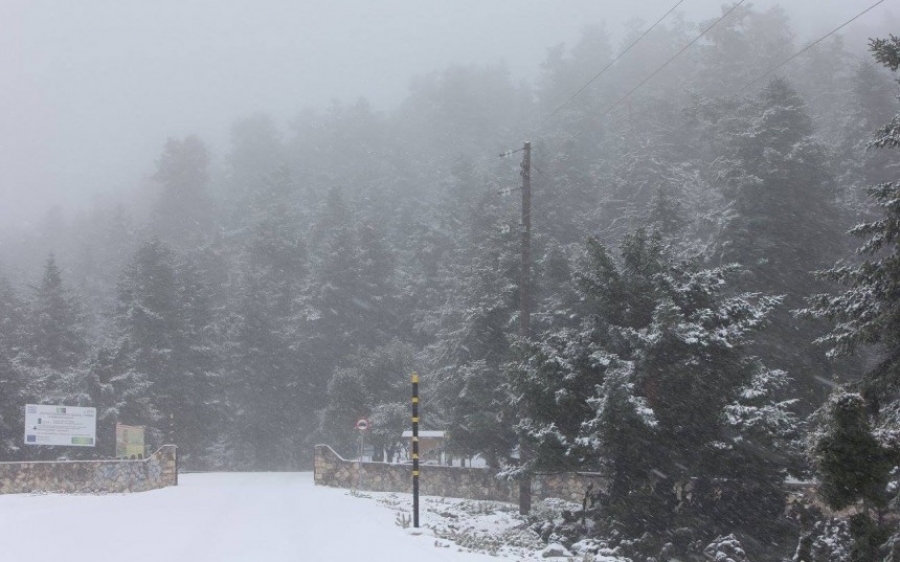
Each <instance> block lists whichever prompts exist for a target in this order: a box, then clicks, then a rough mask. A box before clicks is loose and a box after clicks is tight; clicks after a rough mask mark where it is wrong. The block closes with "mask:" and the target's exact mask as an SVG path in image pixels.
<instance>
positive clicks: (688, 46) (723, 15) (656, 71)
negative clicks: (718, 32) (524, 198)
mask: <svg viewBox="0 0 900 562" xmlns="http://www.w3.org/2000/svg"><path fill="white" fill-rule="evenodd" d="M744 1H745V0H740V1H739V2H738V3H737V4H735V5H734V6H732V7H731V9H729V10H728V11H727V12H725V13H724V14H722V17H720V18H719V19H717V20H716V21H714V22H713V23H712V24H711V25H710V26H709V27H707V28H706V29H704V30H703V31H701V32H700V35H698V36H697V37H695V38H694V40H693V41H691V42H690V43H688V44H687V45H685V46H684V47H682V48H681V50H680V51H678V52H677V53H675V54H674V55H673V56H672V57H671V58H670V59H669V60H667V61H666V62H664V63H663V64H662V66H660V67H659V68H657V69H656V70H654V71H653V73H652V74H650V76H647V77H646V78H644V79H643V80H642V81H641V83H640V84H638V85H637V86H635V87H634V88H632V89H631V91H629V92H628V93H627V94H625V95H624V96H622V97H621V98H619V99H618V100H617V101H616V103H614V104H612V105H611V106H609V107H608V108H607V109H606V110H605V111H604V112H603V113H601V114H600V118H603V117H605V116H606V115H608V114H610V113H611V112H612V111H613V110H614V109H615V108H617V107H619V105H621V103H622V102H623V101H625V100H627V99H628V98H630V97H631V95H632V94H634V93H635V92H636V91H638V90H639V89H641V88H642V87H643V86H644V84H646V83H647V82H649V81H650V80H652V79H653V77H654V76H656V75H657V74H659V73H660V72H662V71H663V70H665V68H666V67H667V66H669V65H670V64H671V63H672V61H674V60H675V59H677V58H678V57H680V56H681V55H682V53H684V52H685V51H687V50H688V49H690V48H691V47H692V46H694V44H695V43H696V42H697V41H699V40H700V39H702V38H703V36H704V35H706V34H707V33H709V31H710V30H711V29H712V28H714V27H715V26H717V25H718V24H719V23H720V22H721V21H722V20H724V19H725V18H727V17H728V16H729V15H731V12H733V11H735V10H737V9H738V7H739V6H740V5H741V4H743V3H744ZM881 1H882V2H884V1H885V0H881Z"/></svg>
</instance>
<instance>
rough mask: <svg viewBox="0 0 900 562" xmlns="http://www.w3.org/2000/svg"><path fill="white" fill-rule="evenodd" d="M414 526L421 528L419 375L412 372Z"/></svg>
mask: <svg viewBox="0 0 900 562" xmlns="http://www.w3.org/2000/svg"><path fill="white" fill-rule="evenodd" d="M412 461H413V469H412V478H413V527H414V528H416V529H418V528H419V375H418V374H416V373H413V374H412Z"/></svg>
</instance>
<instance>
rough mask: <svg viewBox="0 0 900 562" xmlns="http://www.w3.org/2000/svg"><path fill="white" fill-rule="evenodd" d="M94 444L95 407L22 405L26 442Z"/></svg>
mask: <svg viewBox="0 0 900 562" xmlns="http://www.w3.org/2000/svg"><path fill="white" fill-rule="evenodd" d="M96 443H97V409H96V408H82V407H80V406H54V405H47V404H26V405H25V444H26V445H65V446H69V447H93V446H95V445H96Z"/></svg>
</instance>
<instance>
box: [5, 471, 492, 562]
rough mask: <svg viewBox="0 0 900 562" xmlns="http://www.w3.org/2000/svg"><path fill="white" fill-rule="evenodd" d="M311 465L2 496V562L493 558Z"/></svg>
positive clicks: (458, 561) (467, 561)
mask: <svg viewBox="0 0 900 562" xmlns="http://www.w3.org/2000/svg"><path fill="white" fill-rule="evenodd" d="M395 518H396V512H394V511H392V510H390V509H385V507H384V506H382V505H379V504H377V503H376V502H374V501H372V500H366V499H361V498H357V497H353V496H351V495H349V494H348V492H347V491H346V490H337V489H332V488H322V487H316V486H314V485H313V476H312V474H311V473H252V474H242V473H228V474H225V473H218V474H183V475H181V477H180V485H179V486H178V487H175V488H166V489H163V490H156V491H152V492H144V493H139V494H116V495H101V496H91V495H71V496H66V495H53V494H48V495H5V496H4V495H0V561H3V562H6V561H9V562H13V561H23V562H24V561H29V560H34V561H38V560H65V561H67V562H121V561H123V560H127V561H129V562H163V561H164V562H202V561H212V562H232V561H234V562H238V561H240V562H256V561H259V562H279V561H283V560H287V561H327V562H332V561H334V562H343V561H347V562H351V561H352V562H382V561H384V562H387V561H391V562H394V561H397V560H404V561H415V560H422V561H423V562H424V561H441V560H446V561H454V562H485V561H492V562H498V560H501V559H498V558H494V557H490V556H486V555H480V554H470V553H463V552H458V551H457V549H455V548H436V547H435V538H434V537H433V536H428V535H422V536H412V535H410V534H409V531H408V530H404V529H402V528H401V527H400V526H398V525H397V523H396V522H395Z"/></svg>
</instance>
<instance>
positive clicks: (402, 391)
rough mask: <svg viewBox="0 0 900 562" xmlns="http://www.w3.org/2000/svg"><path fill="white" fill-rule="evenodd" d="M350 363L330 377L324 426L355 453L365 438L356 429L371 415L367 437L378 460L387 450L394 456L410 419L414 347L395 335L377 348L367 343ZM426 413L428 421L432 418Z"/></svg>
mask: <svg viewBox="0 0 900 562" xmlns="http://www.w3.org/2000/svg"><path fill="white" fill-rule="evenodd" d="M347 364H348V365H349V366H348V367H343V368H339V369H337V370H335V373H334V376H333V377H332V379H331V381H330V382H329V385H328V398H327V405H326V407H325V408H324V410H323V411H322V430H323V432H324V434H325V435H326V436H328V437H329V439H330V442H331V443H334V444H335V445H336V446H337V447H339V450H341V451H342V452H343V453H344V454H346V455H351V456H355V454H356V442H357V439H358V437H359V432H358V430H355V429H354V427H355V424H356V421H357V420H359V419H360V418H365V419H368V420H369V422H370V429H369V431H368V432H367V433H366V436H365V440H366V443H367V444H370V445H372V446H373V447H374V451H375V455H374V459H375V460H382V459H383V458H384V455H385V454H386V456H387V459H386V460H388V461H390V460H392V459H393V458H394V457H396V455H397V453H398V449H399V446H400V435H401V434H402V433H403V430H404V429H405V428H406V427H407V424H408V415H409V400H408V394H409V375H410V373H412V371H413V369H414V367H413V365H414V350H413V348H412V347H411V346H410V345H409V344H405V343H403V342H401V341H399V340H395V341H393V342H391V343H389V344H387V345H384V346H379V347H376V348H372V349H367V348H361V349H359V351H358V352H357V353H355V354H354V355H352V356H351V357H350V358H349V359H348V360H347ZM426 418H427V416H426V417H423V424H427V423H429V422H427V421H425V420H426ZM425 427H428V426H427V425H426V426H425Z"/></svg>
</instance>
